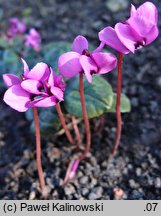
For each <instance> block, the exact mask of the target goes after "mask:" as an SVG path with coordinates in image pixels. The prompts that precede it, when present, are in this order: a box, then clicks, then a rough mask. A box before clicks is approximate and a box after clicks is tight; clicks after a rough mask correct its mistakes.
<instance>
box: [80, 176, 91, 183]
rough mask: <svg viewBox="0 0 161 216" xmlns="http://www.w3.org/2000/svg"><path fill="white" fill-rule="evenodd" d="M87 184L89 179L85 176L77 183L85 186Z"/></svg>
mask: <svg viewBox="0 0 161 216" xmlns="http://www.w3.org/2000/svg"><path fill="white" fill-rule="evenodd" d="M88 182H89V178H88V177H87V176H83V177H81V178H80V179H79V183H80V184H82V185H86V184H88Z"/></svg>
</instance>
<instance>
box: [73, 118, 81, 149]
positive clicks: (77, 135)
mask: <svg viewBox="0 0 161 216" xmlns="http://www.w3.org/2000/svg"><path fill="white" fill-rule="evenodd" d="M72 124H73V128H74V131H75V135H76V141H77V145H78V148H79V147H80V145H81V142H82V141H81V135H80V132H79V128H78V125H77V122H76V119H75V117H74V116H72Z"/></svg>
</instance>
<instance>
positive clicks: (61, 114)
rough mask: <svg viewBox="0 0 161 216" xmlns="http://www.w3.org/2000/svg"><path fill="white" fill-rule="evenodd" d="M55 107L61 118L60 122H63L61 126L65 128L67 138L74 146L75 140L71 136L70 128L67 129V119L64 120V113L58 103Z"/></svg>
mask: <svg viewBox="0 0 161 216" xmlns="http://www.w3.org/2000/svg"><path fill="white" fill-rule="evenodd" d="M55 107H56V111H57V113H58V116H59V118H60V122H61V124H62V126H63V128H64V130H65V134H66V136H67V139H68V141H69V142H70V143H71V144H74V140H73V138H72V136H71V133H70V131H69V130H68V127H67V125H66V123H65V118H64V116H63V113H62V111H61V107H60V104H59V103H57V104H56V106H55Z"/></svg>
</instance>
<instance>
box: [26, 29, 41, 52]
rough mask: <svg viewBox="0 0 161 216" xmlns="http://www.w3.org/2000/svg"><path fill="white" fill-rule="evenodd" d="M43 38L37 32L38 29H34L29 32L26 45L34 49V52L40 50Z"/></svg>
mask: <svg viewBox="0 0 161 216" xmlns="http://www.w3.org/2000/svg"><path fill="white" fill-rule="evenodd" d="M40 43H41V36H40V34H39V33H38V32H37V31H36V29H34V28H32V29H30V31H29V34H27V35H25V45H26V46H31V47H33V49H34V50H36V51H39V50H40Z"/></svg>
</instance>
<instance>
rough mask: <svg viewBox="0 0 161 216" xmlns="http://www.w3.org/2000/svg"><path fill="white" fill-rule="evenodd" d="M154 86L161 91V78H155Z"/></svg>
mask: <svg viewBox="0 0 161 216" xmlns="http://www.w3.org/2000/svg"><path fill="white" fill-rule="evenodd" d="M156 86H157V87H158V89H159V90H161V76H160V77H158V78H157V80H156Z"/></svg>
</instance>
